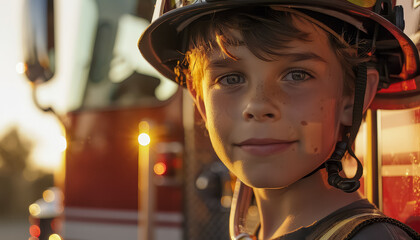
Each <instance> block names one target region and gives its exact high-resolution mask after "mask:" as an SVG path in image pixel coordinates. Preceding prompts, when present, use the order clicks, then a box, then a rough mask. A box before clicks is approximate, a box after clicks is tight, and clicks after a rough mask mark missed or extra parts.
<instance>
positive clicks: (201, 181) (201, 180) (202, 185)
mask: <svg viewBox="0 0 420 240" xmlns="http://www.w3.org/2000/svg"><path fill="white" fill-rule="evenodd" d="M195 186H196V187H197V188H198V189H200V190H204V189H206V188H207V187H208V186H209V179H208V178H206V177H203V176H200V177H198V178H197V180H196V181H195Z"/></svg>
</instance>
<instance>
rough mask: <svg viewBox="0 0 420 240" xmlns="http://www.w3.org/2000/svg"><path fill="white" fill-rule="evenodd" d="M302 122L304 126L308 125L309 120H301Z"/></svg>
mask: <svg viewBox="0 0 420 240" xmlns="http://www.w3.org/2000/svg"><path fill="white" fill-rule="evenodd" d="M300 124H302V126H306V125H308V122H306V121H301V122H300Z"/></svg>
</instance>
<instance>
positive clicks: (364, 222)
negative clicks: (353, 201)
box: [319, 213, 420, 240]
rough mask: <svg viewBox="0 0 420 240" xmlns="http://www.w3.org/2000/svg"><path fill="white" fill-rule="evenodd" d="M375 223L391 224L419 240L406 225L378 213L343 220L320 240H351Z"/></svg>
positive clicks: (418, 236) (419, 237)
mask: <svg viewBox="0 0 420 240" xmlns="http://www.w3.org/2000/svg"><path fill="white" fill-rule="evenodd" d="M374 223H389V224H392V225H394V226H397V227H399V228H400V229H402V230H404V231H405V232H406V233H407V234H408V236H410V237H411V238H412V239H416V240H419V239H420V235H419V234H418V233H417V232H416V231H414V230H413V229H411V228H410V227H409V226H407V225H405V224H404V223H402V222H400V221H398V220H395V219H393V218H389V217H386V216H384V215H383V214H378V213H363V214H358V215H354V216H352V217H349V218H347V219H344V220H341V221H340V222H338V223H337V224H335V225H334V226H332V227H331V228H330V229H329V230H328V231H327V232H325V233H324V234H323V235H322V236H321V237H320V238H319V240H331V239H333V240H350V239H351V238H353V237H354V236H355V235H356V234H357V233H358V232H359V231H360V230H362V229H363V228H364V227H367V226H369V225H372V224H374Z"/></svg>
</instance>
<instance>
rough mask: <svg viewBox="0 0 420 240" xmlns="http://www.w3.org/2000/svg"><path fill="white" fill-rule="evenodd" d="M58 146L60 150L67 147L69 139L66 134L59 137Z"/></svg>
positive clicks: (62, 150)
mask: <svg viewBox="0 0 420 240" xmlns="http://www.w3.org/2000/svg"><path fill="white" fill-rule="evenodd" d="M57 147H58V149H59V150H60V152H64V151H65V150H66V149H67V140H66V138H65V137H64V136H59V137H58V145H57Z"/></svg>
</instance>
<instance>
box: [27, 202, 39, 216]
mask: <svg viewBox="0 0 420 240" xmlns="http://www.w3.org/2000/svg"><path fill="white" fill-rule="evenodd" d="M29 213H30V214H31V215H32V216H38V215H39V214H40V213H41V207H40V206H39V205H38V204H36V203H33V204H31V205H30V206H29Z"/></svg>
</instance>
